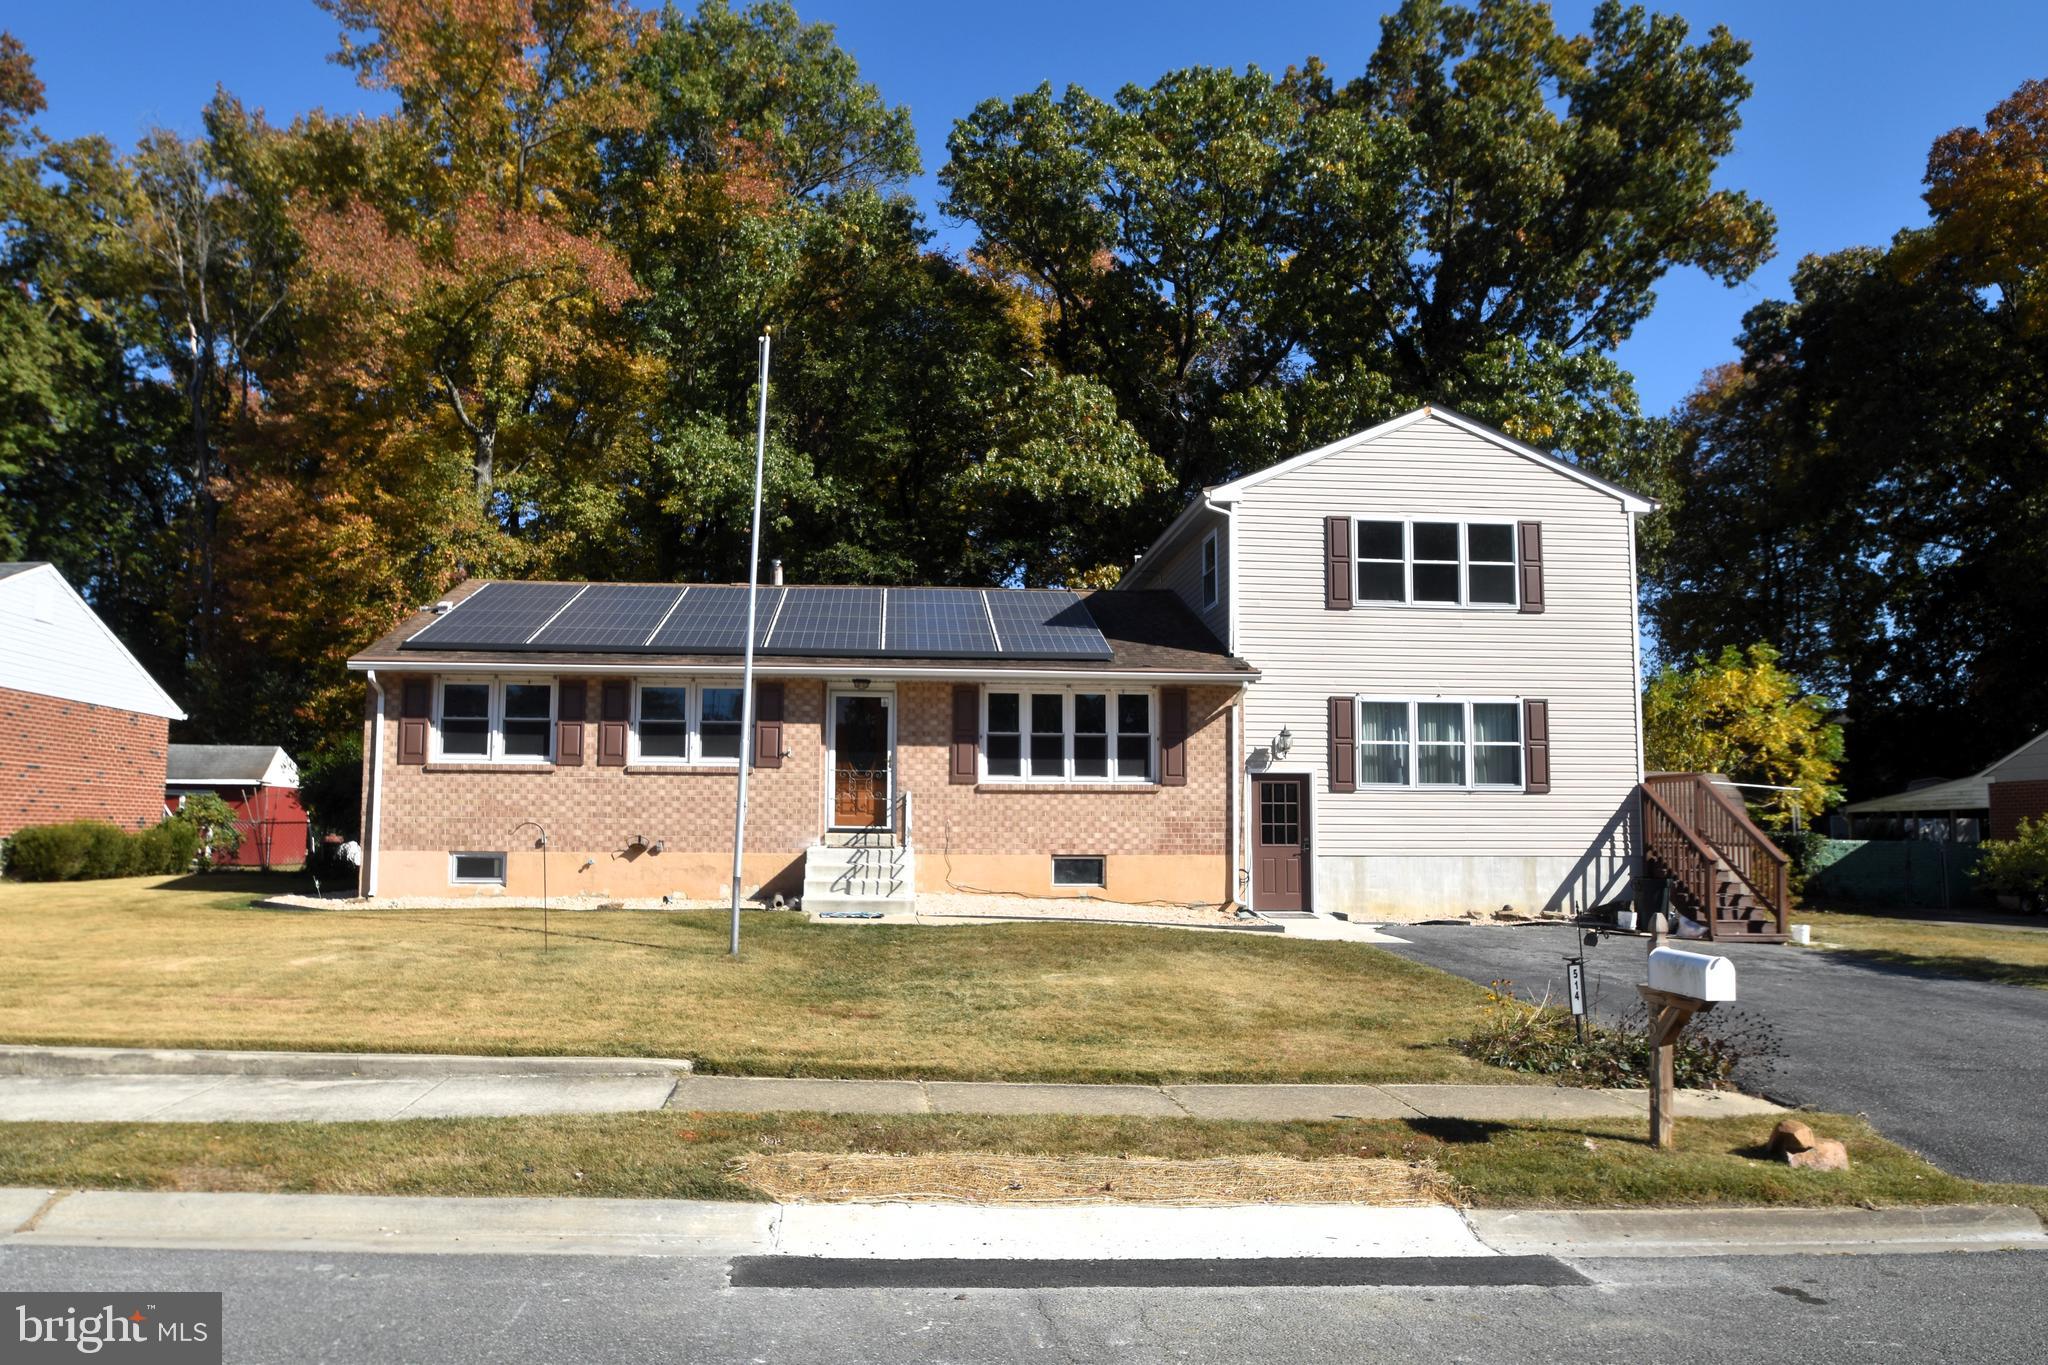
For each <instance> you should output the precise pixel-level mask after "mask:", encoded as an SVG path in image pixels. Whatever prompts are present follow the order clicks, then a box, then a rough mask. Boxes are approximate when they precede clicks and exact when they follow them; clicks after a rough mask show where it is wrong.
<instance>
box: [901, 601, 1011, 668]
mask: <svg viewBox="0 0 2048 1365" xmlns="http://www.w3.org/2000/svg"><path fill="white" fill-rule="evenodd" d="M888 626H889V629H888V639H887V641H886V642H885V646H884V647H885V650H886V652H887V653H890V654H905V655H911V656H924V657H934V658H992V657H994V656H995V654H996V652H997V651H996V637H995V632H994V631H992V630H990V629H989V624H988V607H987V605H986V604H985V603H984V602H983V601H982V597H981V593H980V591H979V590H977V589H974V588H891V589H889V610H888Z"/></svg>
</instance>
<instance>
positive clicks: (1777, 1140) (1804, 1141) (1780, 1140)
mask: <svg viewBox="0 0 2048 1365" xmlns="http://www.w3.org/2000/svg"><path fill="white" fill-rule="evenodd" d="M1814 1141H1815V1139H1814V1136H1813V1129H1811V1128H1809V1127H1807V1126H1806V1125H1805V1124H1803V1123H1801V1122H1800V1121H1799V1120H1798V1119H1786V1120H1785V1121H1784V1122H1783V1123H1780V1124H1779V1125H1778V1126H1777V1127H1776V1128H1773V1129H1772V1130H1771V1141H1770V1149H1771V1155H1773V1156H1783V1155H1784V1154H1786V1153H1787V1152H1807V1151H1811V1150H1813V1144H1814Z"/></svg>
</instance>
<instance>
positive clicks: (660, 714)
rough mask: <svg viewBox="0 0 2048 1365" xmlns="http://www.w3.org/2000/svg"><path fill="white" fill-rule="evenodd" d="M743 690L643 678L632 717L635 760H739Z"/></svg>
mask: <svg viewBox="0 0 2048 1365" xmlns="http://www.w3.org/2000/svg"><path fill="white" fill-rule="evenodd" d="M741 700H742V694H741V691H740V689H739V688H737V687H710V686H702V685H693V684H690V683H686V682H667V681H661V682H642V683H641V684H640V685H639V688H638V700H637V702H636V707H637V709H636V710H635V712H634V717H633V743H634V761H635V762H639V763H714V764H737V763H738V762H739V761H740V740H741V734H740V730H741V724H742V723H741V715H740V703H741Z"/></svg>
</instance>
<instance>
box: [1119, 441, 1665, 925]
mask: <svg viewBox="0 0 2048 1365" xmlns="http://www.w3.org/2000/svg"><path fill="white" fill-rule="evenodd" d="M1650 510H1651V504H1650V503H1649V502H1648V501H1646V500H1645V499H1643V498H1641V497H1639V496H1637V495H1636V494H1634V493H1631V492H1629V491H1627V490H1626V489H1622V488H1618V487H1615V486H1614V485H1612V484H1609V483H1606V482H1604V481H1603V480H1601V479H1598V478H1595V477H1594V476H1593V475H1591V474H1588V473H1587V472H1586V471H1584V470H1582V469H1579V468H1578V467H1576V466H1575V465H1572V464H1569V463H1567V462H1565V461H1563V460H1560V459H1558V458H1556V457H1555V456H1553V455H1550V454H1547V453H1545V452H1543V451H1539V450H1536V449H1534V448H1533V447H1531V446H1528V445H1525V444H1523V443H1522V442H1519V441H1516V440H1512V439H1510V438H1509V437H1507V436H1505V435H1503V434H1502V433H1500V432H1498V431H1495V430H1493V429H1492V428H1490V427H1487V426H1484V425H1482V424H1480V423H1478V422H1474V421H1472V420H1470V419H1469V418H1466V417H1464V416H1462V415H1460V414H1458V413H1455V412H1452V411H1450V410H1448V409H1445V408H1441V407H1431V408H1424V409H1420V410H1417V411H1415V412H1411V413H1409V414H1407V415H1405V416H1403V417H1399V418H1396V419H1395V420H1393V421H1390V422H1387V423H1385V424H1383V425H1381V426H1378V427H1374V428H1373V429H1371V430H1370V431H1366V432H1362V433H1360V434H1358V435H1356V436H1351V437H1347V438H1345V439H1344V440H1341V441H1336V442H1333V443H1332V444H1330V445H1327V446H1324V447H1322V448H1321V449H1318V450H1312V451H1310V452H1308V453H1307V454H1304V455H1299V456H1296V457H1295V458H1293V459H1290V460H1286V461H1283V462H1281V463H1279V464H1276V465H1274V466H1272V467H1270V468H1268V469H1264V470H1261V471H1259V472H1258V473H1255V474H1251V475H1248V476H1246V477H1244V478H1241V479H1237V480H1234V481H1232V482H1230V483H1226V484H1223V485H1220V486H1218V487H1214V488H1211V489H1209V490H1207V492H1206V493H1205V495H1204V496H1202V497H1200V498H1198V499H1196V500H1195V501H1194V502H1193V503H1191V504H1190V506H1189V507H1188V508H1187V509H1186V511H1185V512H1184V513H1183V514H1182V515H1181V516H1180V518H1179V519H1178V520H1176V521H1175V522H1174V523H1173V524H1172V525H1171V526H1169V527H1168V528H1167V530H1166V531H1165V532H1164V533H1163V534H1162V535H1161V536H1160V537H1159V539H1158V540H1157V541H1156V542H1155V543H1154V544H1153V545H1152V547H1151V548H1150V549H1149V550H1147V551H1146V553H1145V555H1144V556H1143V557H1142V559H1140V560H1139V562H1138V564H1137V565H1136V566H1135V567H1134V568H1133V569H1132V570H1131V571H1130V572H1129V573H1128V574H1126V576H1125V578H1124V580H1123V582H1122V583H1121V584H1120V585H1119V587H1120V588H1121V590H1123V591H1133V590H1138V591H1157V590H1161V589H1163V590H1166V591H1168V592H1171V593H1172V594H1173V595H1174V596H1176V597H1177V598H1179V599H1180V600H1181V601H1182V602H1183V603H1184V604H1185V605H1186V606H1187V607H1188V609H1189V610H1191V611H1193V612H1195V613H1196V614H1197V615H1199V617H1200V618H1201V620H1202V622H1203V623H1204V624H1205V625H1206V626H1208V628H1209V629H1210V630H1211V631H1213V632H1214V633H1215V635H1216V636H1217V638H1218V639H1220V640H1222V641H1223V642H1224V643H1225V645H1226V647H1227V649H1228V651H1229V653H1230V654H1232V655H1233V656H1237V657H1242V658H1244V659H1245V660H1247V661H1248V662H1250V663H1251V664H1252V665H1253V666H1255V667H1256V668H1257V669H1258V670H1259V680H1258V683H1257V685H1256V686H1253V687H1251V688H1249V689H1247V691H1246V694H1245V700H1244V704H1243V720H1244V741H1243V744H1244V747H1243V751H1242V753H1241V756H1240V759H1239V761H1238V762H1237V763H1236V765H1235V774H1234V782H1235V785H1236V786H1237V795H1236V797H1235V799H1234V800H1235V809H1236V810H1237V811H1239V812H1240V817H1239V818H1240V820H1241V824H1240V826H1239V827H1238V828H1237V829H1236V830H1234V831H1233V839H1234V841H1235V843H1236V846H1237V847H1238V848H1239V849H1240V850H1241V856H1240V858H1239V861H1238V883H1237V890H1238V892H1239V894H1240V895H1241V897H1242V898H1243V899H1244V900H1245V902H1246V903H1248V904H1250V905H1251V906H1253V907H1254V908H1256V909H1259V910H1261V911H1266V910H1316V911H1323V912H1331V911H1341V912H1344V913H1346V914H1352V915H1365V916H1370V917H1375V918H1416V917H1426V916H1433V915H1447V914H1464V913H1466V912H1468V911H1473V910H1480V911H1489V910H1497V909H1499V908H1501V907H1503V906H1512V907H1514V908H1515V909H1516V910H1518V911H1523V912H1529V911H1534V910H1544V909H1550V910H1557V909H1567V910H1583V909H1586V908H1589V907H1591V906H1593V905H1596V904H1601V903H1604V902H1608V901H1613V900H1618V899H1621V898H1623V897H1625V896H1626V895H1627V894H1628V892H1629V888H1630V885H1631V883H1632V880H1633V878H1634V876H1635V873H1636V870H1637V865H1638V861H1637V854H1636V837H1637V836H1636V833H1635V830H1634V828H1633V827H1634V823H1635V815H1636V810H1637V805H1638V788H1639V784H1640V783H1641V782H1642V779H1643V762H1642V726H1641V717H1640V709H1639V694H1638V688H1639V685H1640V684H1639V678H1640V667H1639V657H1638V638H1639V633H1638V625H1637V614H1636V612H1637V608H1636V601H1637V599H1636V575H1635V534H1636V519H1637V518H1638V517H1639V516H1641V515H1642V514H1644V513H1645V512H1648V511H1650Z"/></svg>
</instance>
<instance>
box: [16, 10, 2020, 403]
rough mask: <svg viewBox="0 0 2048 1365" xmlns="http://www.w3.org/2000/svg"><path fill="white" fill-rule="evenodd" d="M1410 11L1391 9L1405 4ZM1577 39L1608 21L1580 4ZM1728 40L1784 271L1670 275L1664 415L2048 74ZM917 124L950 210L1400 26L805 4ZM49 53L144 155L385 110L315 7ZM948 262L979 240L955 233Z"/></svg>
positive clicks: (1661, 395) (150, 13)
mask: <svg viewBox="0 0 2048 1365" xmlns="http://www.w3.org/2000/svg"><path fill="white" fill-rule="evenodd" d="M1389 3H1391V0H1389ZM1556 8H1557V11H1558V14H1559V17H1560V22H1562V23H1564V24H1566V25H1568V26H1572V27H1577V26H1579V25H1582V24H1583V23H1584V20H1585V17H1586V15H1587V14H1588V13H1589V12H1590V10H1591V8H1592V6H1591V4H1590V3H1589V2H1588V0H1562V2H1561V3H1559V4H1558V5H1557V6H1556ZM1654 8H1658V9H1677V10H1678V11H1679V12H1681V13H1683V14H1684V15H1685V16H1686V17H1687V18H1688V19H1689V20H1691V21H1692V23H1693V24H1694V26H1695V28H1696V29H1697V30H1699V31H1702V32H1704V31H1705V29H1707V28H1708V27H1710V26H1711V25H1713V24H1717V23H1719V24H1726V25H1727V26H1728V27H1729V28H1730V29H1732V30H1733V31H1734V32H1735V33H1736V34H1737V36H1739V37H1742V38H1745V39H1747V40H1748V41H1749V42H1750V43H1751V44H1752V45H1753V46H1754V48H1755V50H1756V55H1755V58H1754V60H1753V61H1752V62H1751V64H1750V68H1749V71H1750V76H1751V79H1752V80H1753V81H1754V82H1755V83H1756V87H1757V90H1756V94H1755V95H1754V96H1753V97H1752V99H1751V100H1750V102H1749V104H1748V105H1747V106H1746V108H1745V111H1744V127H1743V130H1742V133H1741V135H1740V139H1739V142H1738V145H1737V149H1736V153H1735V155H1734V156H1732V157H1731V158H1729V160H1728V161H1727V162H1726V163H1725V164H1724V166H1723V171H1722V179H1723V183H1725V184H1727V185H1730V186H1734V187H1739V188H1742V189H1746V190H1748V191H1749V192H1750V193H1752V194H1754V195H1756V196H1758V197H1759V198H1761V199H1762V200H1763V201H1764V202H1765V203H1767V204H1769V205H1770V206H1771V207H1772V208H1773V209H1774V210H1775V211H1776V213H1777V215H1778V225H1779V238H1778V242H1779V254H1778V257H1777V259H1775V260H1773V261H1771V262H1770V263H1768V264H1767V265H1766V266H1765V267H1764V268H1763V269H1762V270H1761V271H1759V272H1758V273H1757V274H1756V275H1755V276H1754V277H1753V278H1752V279H1751V280H1750V282H1749V283H1747V284H1745V285H1742V286H1739V287H1737V288H1734V289H1728V288H1724V287H1722V286H1720V285H1717V284H1714V283H1713V282H1711V281H1709V280H1707V279H1706V278H1704V277H1703V276H1700V275H1698V274H1697V273H1694V272H1686V273H1682V274H1678V275H1674V276H1671V277H1668V278H1667V279H1666V280H1665V282H1664V284H1663V285H1662V286H1661V287H1660V289H1659V291H1658V293H1659V303H1658V307H1657V310H1656V311H1655V312H1654V313H1653V314H1652V315H1651V317H1650V318H1649V320H1648V321H1647V322H1646V323H1644V324H1643V326H1642V327H1640V328H1639V329H1638V330H1637V332H1636V335H1635V336H1634V337H1633V338H1631V339H1630V341H1629V342H1628V343H1627V344H1626V345H1625V347H1624V348H1623V350H1622V352H1621V359H1622V361H1623V363H1625V364H1626V365H1628V366H1629V367H1630V368H1631V369H1633V370H1634V371H1635V373H1636V376H1637V379H1638V381H1639V383H1640V385H1641V388H1642V393H1643V399H1644V403H1645V406H1646V407H1647V408H1649V409H1650V410H1652V411H1662V410H1665V409H1667V408H1669V407H1670V406H1671V405H1672V404H1674V403H1676V402H1677V401H1678V400H1679V399H1681V398H1682V397H1683V396H1684V395H1685V393H1686V392H1687V390H1689V389H1690V388H1691V387H1692V385H1693V383H1694V382H1695V381H1696V380H1697V379H1698V377H1699V375H1700V372H1701V371H1702V370H1704V369H1705V368H1707V367H1708V366H1710V365H1714V364H1717V363H1719V362H1721V361H1723V360H1725V359H1728V358H1729V356H1730V355H1731V354H1732V346H1731V341H1732V338H1733V337H1734V335H1735V332H1736V330H1737V328H1738V327H1739V325H1740V323H1741V318H1742V314H1743V312H1744V311H1745V310H1746V309H1748V308H1749V307H1751V306H1752V305H1754V304H1755V303H1757V302H1759V301H1761V300H1762V299H1765V298H1768V297H1772V296H1776V295H1782V294H1783V293H1784V292H1785V282H1786V279H1787V276H1788V275H1789V274H1790V272H1791V269H1792V267H1793V265H1794V264H1796V262H1797V261H1798V259H1799V258H1800V257H1801V256H1803V255H1806V254H1808V253H1811V252H1822V251H1832V250H1836V249H1839V248H1841V247H1844V246H1851V245H1856V244H1860V243H1882V242H1884V241H1886V240H1887V239H1889V237H1890V236H1891V234H1892V233H1893V232H1894V231H1896V230H1897V229H1898V228H1899V227H1901V226H1903V225H1906V224H1909V223H1915V222H1919V221H1921V219H1922V218H1923V217H1924V209H1923V207H1922V205H1921V203H1920V198H1919V194H1920V176H1921V171H1922V169H1923V166H1924V164H1925V159H1926V155H1927V146H1928V144H1929V143H1930V142H1931V141H1932V140H1933V139H1934V138H1935V137H1936V136H1938V135H1939V134H1941V133H1942V132H1945V131H1946V130H1948V129H1949V128H1952V127H1955V126H1956V125H1958V124H1961V123H1975V122H1978V121H1980V120H1981V119H1982V118H1983V116H1984V112H1985V111H1986V110H1987V109H1989V108H1990V107H1991V106H1992V105H1993V104H1994V103H1996V102H1997V101H1998V100H1999V99H2001V98H2003V97H2004V96H2005V95H2006V94H2008V93H2009V92H2010V91H2011V90H2012V89H2013V88H2014V87H2015V86H2017V85H2018V84H2019V83H2020V82H2021V81H2022V80H2024V79H2027V78H2029V77H2032V76H2048V56H2044V54H2048V4H2042V3H2041V0H2031V2H2029V0H1952V3H1946V4H1943V5H1941V6H1939V7H1938V9H1936V8H1935V7H1932V6H1929V5H1927V4H1926V3H1925V2H1924V0H1921V2H1920V3H1909V0H1774V2H1772V3H1751V2H1749V0H1720V2H1710V0H1662V2H1661V3H1658V4H1656V5H1655V6H1654ZM798 9H799V11H800V12H801V13H802V14H803V15H804V16H805V17H806V18H810V19H822V20H826V21H828V22H831V23H833V24H835V25H837V26H838V29H839V35H840V41H841V42H842V43H843V44H844V45H845V46H846V47H847V48H848V49H849V50H850V51H851V52H852V53H853V54H854V56H855V57H856V58H857V59H858V60H859V61H860V64H861V68H862V71H863V73H864V74H865V75H866V76H867V77H868V78H869V79H870V80H873V81H874V82H875V83H876V84H878V85H879V86H880V87H881V89H882V93H883V94H884V96H885V97H886V98H888V99H889V100H890V101H891V102H893V103H899V104H906V105H908V106H909V107H910V111H911V116H912V118H913V120H914V121H915V123H916V126H917V130H918V136H919V140H920V141H921V142H922V144H923V146H924V156H925V164H926V167H927V174H926V175H925V177H924V178H923V179H921V180H920V181H919V182H918V183H917V184H916V185H914V186H913V189H914V190H915V191H916V192H917V194H918V195H919V197H920V198H921V199H923V200H924V202H925V204H926V205H927V207H928V208H929V207H931V206H932V205H933V204H934V203H935V202H936V197H937V185H936V182H935V180H934V178H933V175H932V172H936V170H937V169H938V167H939V166H940V165H941V164H942V163H943V162H944V160H945V139H946V133H947V130H948V129H949V128H950V127H951V126H952V122H953V120H954V119H955V118H957V117H959V116H960V115H962V114H964V113H966V112H967V111H968V110H970V109H971V108H973V106H974V105H975V104H976V103H977V102H979V101H980V100H982V99H984V98H987V97H989V96H992V95H997V96H1007V95H1012V94H1015V93H1017V92H1019V91H1022V90H1026V89H1029V88H1031V87H1032V86H1035V85H1037V84H1038V83H1039V82H1040V81H1051V82H1052V83H1053V84H1054V86H1055V87H1059V86H1062V85H1065V84H1068V83H1076V84H1080V85H1083V86H1086V87H1088V88H1089V89H1091V90H1094V91H1095V92H1096V93H1098V94H1104V95H1107V94H1109V93H1111V92H1112V91H1114V89H1115V88H1116V87H1117V86H1119V85H1121V84H1123V83H1125V82H1129V81H1136V82H1141V83H1143V82H1149V81H1151V80H1152V79H1153V78H1155V77H1156V76H1158V75H1159V74H1160V73H1161V72H1164V71H1167V70H1171V69H1173V68H1175V67H1178V66H1188V65H1195V64H1212V65H1232V66H1242V65H1244V64H1246V63H1256V64H1258V65H1260V66H1263V67H1266V68H1268V69H1272V70H1278V69H1281V68H1283V67H1285V66H1287V65H1288V64H1289V63H1291V62H1298V61H1300V60H1301V59H1302V58H1304V57H1306V56H1308V55H1310V54H1314V55H1317V56H1320V57H1322V58H1323V60H1324V61H1325V62H1327V63H1328V64H1329V66H1330V68H1331V69H1332V71H1333V72H1334V73H1335V74H1336V75H1337V76H1338V77H1339V78H1340V79H1341V78H1343V77H1346V76H1349V75H1352V74H1355V73H1356V72H1357V71H1358V70H1359V69H1360V68H1361V67H1362V66H1363V64H1364V62H1365V60H1366V58H1367V56H1369V55H1370V53H1371V51H1372V47H1373V43H1374V40H1375V38H1376V35H1377V33H1378V14H1379V9H1380V7H1379V6H1375V5H1370V4H1366V5H1360V4H1356V3H1351V4H1346V3H1338V2H1336V0H1310V2H1304V3H1265V4H1256V5H1247V4H1244V3H1242V0H1227V2H1226V0H1182V2H1181V3H1175V4H1166V3H1149V2H1148V3H1117V2H1116V0H1095V3H1070V0H1032V2H1027V3H1025V4H1003V5H966V4H960V3H958V2H957V0H952V2H950V3H938V2H937V0H799V4H798ZM0 25H4V26H5V27H7V28H9V29H11V30H12V31H13V32H14V33H15V35H16V36H17V37H19V38H20V39H21V40H22V41H23V42H24V43H26V44H27V45H28V48H29V51H30V52H31V53H32V54H33V55H34V56H35V58H36V61H37V65H38V69H39V70H40V71H41V73H42V75H43V79H44V80H45V82H46V83H47V84H48V86H49V94H50V105H51V107H50V110H49V112H48V113H47V114H46V115H45V116H44V117H43V119H42V123H43V126H44V128H45V129H46V130H47V131H49V132H50V133H52V134H53V135H55V136H60V137H68V136H73V135H76V134H79V133H85V132H103V133H106V134H108V135H109V136H111V137H113V138H115V139H116V140H117V141H120V142H123V143H126V142H128V141H131V140H132V139H133V138H134V137H135V135H136V134H137V133H139V132H141V131H142V130H144V129H145V128H148V127H149V126H151V125H153V124H159V123H161V124H166V125H168V126H171V127H174V128H181V129H184V130H187V131H190V130H192V129H193V128H194V127H195V125H196V123H197V114H198V110H199V108H200V107H201V106H202V105H203V104H204V103H205V102H206V100H207V99H208V98H209V97H210V96H211V94H212V92H213V88H214V86H215V85H216V84H221V85H225V86H226V87H227V88H228V89H230V90H232V91H233V92H235V93H236V94H238V95H240V96H241V97H242V98H243V100H244V101H246V102H247V103H249V104H251V105H258V106H262V107H263V108H265V109H267V110H268V111H269V112H270V114H271V116H272V117H273V118H275V119H277V120H279V121H284V120H287V119H288V118H289V117H290V116H291V115H292V114H294V113H296V112H298V111H300V110H303V109H307V108H311V107H314V106H316V105H318V106H322V107H325V108H327V109H329V110H337V111H338V110H354V109H362V108H371V109H375V108H379V107H382V100H381V97H380V96H377V95H374V94H371V93H370V92H366V91H363V90H360V89H358V88H357V87H356V85H355V83H354V80H353V78H352V77H351V76H350V75H349V73H347V72H345V71H343V70H341V69H340V68H339V67H335V66H333V65H331V64H329V63H328V62H327V60H326V58H327V55H328V53H330V52H331V51H332V50H333V48H334V26H333V23H332V21H331V20H330V19H329V18H328V16H327V15H326V14H325V13H324V12H322V11H321V10H319V9H316V8H315V7H314V6H313V5H312V4H311V3H301V2H300V0H270V2H269V3H256V2H254V0H183V3H180V4H165V3H163V0H152V2H151V3H135V2H134V0H98V2H97V3H95V2H93V0H85V2H83V3H70V4H58V3H45V4H42V5H39V6H37V7H35V8H34V9H31V10H29V11H28V12H25V13H16V14H13V15H10V16H8V17H6V18H5V19H0ZM939 227H940V229H941V239H942V241H944V242H946V243H948V244H951V245H956V246H958V245H965V244H966V242H967V241H968V240H970V234H968V233H967V232H966V231H965V230H963V229H961V228H960V227H958V226H957V225H951V226H949V225H946V224H943V223H941V224H939Z"/></svg>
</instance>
